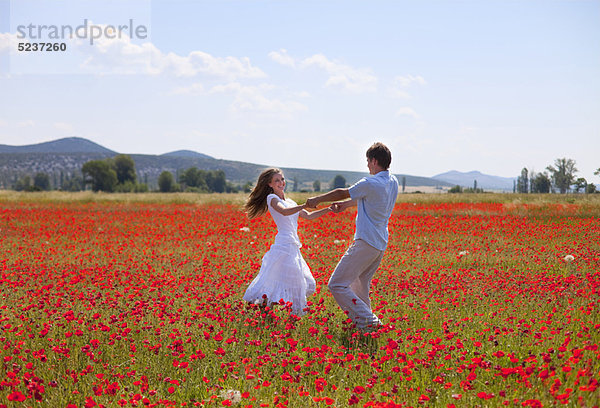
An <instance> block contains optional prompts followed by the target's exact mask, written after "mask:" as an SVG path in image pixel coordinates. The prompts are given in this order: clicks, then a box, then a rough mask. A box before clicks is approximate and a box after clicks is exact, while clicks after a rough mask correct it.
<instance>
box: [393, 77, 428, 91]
mask: <svg viewBox="0 0 600 408" xmlns="http://www.w3.org/2000/svg"><path fill="white" fill-rule="evenodd" d="M394 84H395V85H398V86H401V87H403V88H406V87H409V86H410V85H412V84H417V85H426V84H427V82H426V81H425V79H424V78H423V77H422V76H420V75H417V76H413V75H406V76H397V77H395V78H394Z"/></svg>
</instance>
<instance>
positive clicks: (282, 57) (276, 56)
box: [269, 48, 296, 68]
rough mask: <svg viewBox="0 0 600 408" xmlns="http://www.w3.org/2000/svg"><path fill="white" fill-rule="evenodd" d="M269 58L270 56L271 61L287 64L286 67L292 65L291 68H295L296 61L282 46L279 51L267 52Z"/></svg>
mask: <svg viewBox="0 0 600 408" xmlns="http://www.w3.org/2000/svg"><path fill="white" fill-rule="evenodd" d="M269 58H271V59H272V60H273V61H275V62H277V63H278V64H281V65H284V66H287V67H292V68H296V61H295V60H294V58H292V57H291V56H290V55H289V54H288V53H287V50H286V49H284V48H282V49H281V50H279V51H271V52H270V53H269Z"/></svg>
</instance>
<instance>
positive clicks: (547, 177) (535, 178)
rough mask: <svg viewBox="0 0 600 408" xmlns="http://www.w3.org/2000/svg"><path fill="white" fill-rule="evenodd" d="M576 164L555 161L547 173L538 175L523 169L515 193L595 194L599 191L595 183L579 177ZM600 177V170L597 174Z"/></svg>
mask: <svg viewBox="0 0 600 408" xmlns="http://www.w3.org/2000/svg"><path fill="white" fill-rule="evenodd" d="M578 171H579V170H577V167H576V162H575V160H572V159H567V158H564V157H563V158H559V159H556V160H554V165H550V166H548V167H546V169H545V171H543V172H540V173H536V172H534V171H533V170H528V169H527V168H525V167H524V168H523V170H521V174H520V175H519V177H517V181H516V183H515V186H514V191H515V192H517V193H521V194H527V193H541V194H544V193H551V192H552V193H555V192H559V193H560V194H566V193H568V192H571V191H572V192H575V193H581V192H583V193H586V194H594V193H597V192H598V190H597V188H596V186H595V185H594V184H593V183H588V182H587V180H586V179H585V178H583V177H577V172H578ZM594 174H595V175H600V168H598V169H597V170H596V171H595V172H594Z"/></svg>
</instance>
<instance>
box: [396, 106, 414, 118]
mask: <svg viewBox="0 0 600 408" xmlns="http://www.w3.org/2000/svg"><path fill="white" fill-rule="evenodd" d="M396 116H410V117H411V118H414V119H419V118H420V116H419V114H418V113H417V112H415V110H414V109H413V108H410V107H408V106H404V107H402V108H400V109H398V110H397V111H396Z"/></svg>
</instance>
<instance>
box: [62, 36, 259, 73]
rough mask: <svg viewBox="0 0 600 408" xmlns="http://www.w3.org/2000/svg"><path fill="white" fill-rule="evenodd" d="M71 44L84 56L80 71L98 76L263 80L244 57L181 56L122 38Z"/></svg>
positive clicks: (152, 45)
mask: <svg viewBox="0 0 600 408" xmlns="http://www.w3.org/2000/svg"><path fill="white" fill-rule="evenodd" d="M99 26H101V27H103V26H102V25H99ZM73 43H74V44H75V46H76V48H77V51H79V52H81V53H83V54H84V55H85V56H86V58H85V61H84V62H83V64H82V68H84V69H85V70H88V71H91V72H93V73H98V74H113V73H116V74H140V73H142V74H152V75H157V74H170V75H174V76H177V77H193V76H197V75H208V76H211V77H218V78H225V79H227V80H230V81H231V80H236V79H238V78H264V77H266V74H265V73H264V72H263V71H262V70H261V69H260V68H258V67H255V66H253V65H252V63H251V62H250V59H249V58H247V57H241V58H237V57H233V56H227V57H216V56H213V55H211V54H208V53H206V52H202V51H192V52H190V53H189V54H188V55H185V56H182V55H178V54H175V53H172V52H169V53H164V52H162V51H161V50H159V49H158V48H157V47H156V46H155V45H154V44H152V43H150V42H146V43H143V44H135V43H133V42H131V39H130V38H129V37H128V36H126V35H122V36H121V37H120V38H119V37H117V38H113V39H110V38H106V37H102V38H99V39H97V40H96V41H95V42H94V44H93V45H89V44H88V42H87V41H86V40H83V39H73Z"/></svg>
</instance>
